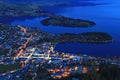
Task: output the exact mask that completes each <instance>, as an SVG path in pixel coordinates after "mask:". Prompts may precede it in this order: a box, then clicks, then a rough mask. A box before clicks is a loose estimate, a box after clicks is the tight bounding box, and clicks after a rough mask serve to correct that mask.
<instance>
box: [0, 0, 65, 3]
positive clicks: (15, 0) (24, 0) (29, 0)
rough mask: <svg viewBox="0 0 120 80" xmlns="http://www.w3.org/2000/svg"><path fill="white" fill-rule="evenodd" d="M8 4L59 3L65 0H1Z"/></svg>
mask: <svg viewBox="0 0 120 80" xmlns="http://www.w3.org/2000/svg"><path fill="white" fill-rule="evenodd" d="M1 1H4V2H9V3H43V2H61V1H65V0H19V1H18V0H1Z"/></svg>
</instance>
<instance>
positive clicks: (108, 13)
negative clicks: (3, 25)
mask: <svg viewBox="0 0 120 80" xmlns="http://www.w3.org/2000/svg"><path fill="white" fill-rule="evenodd" d="M58 10H59V11H57V12H56V8H52V11H54V12H56V14H59V15H63V16H67V17H72V18H80V19H85V20H92V21H94V22H96V24H97V25H96V26H94V27H93V28H65V27H58V26H47V27H46V26H42V25H41V24H40V20H42V19H43V18H39V17H37V18H33V19H25V20H19V19H17V20H15V21H13V22H12V25H17V24H21V25H25V26H33V27H39V28H40V29H42V30H43V31H46V32H50V33H54V34H59V33H81V32H107V33H108V34H110V35H111V36H112V37H113V39H114V41H113V42H112V43H109V44H85V43H59V44H58V45H56V47H55V49H56V50H58V51H60V52H69V53H77V54H88V55H93V56H103V57H106V56H120V6H119V2H116V3H113V4H107V5H99V6H84V7H81V6H76V7H75V6H74V7H62V8H59V9H58Z"/></svg>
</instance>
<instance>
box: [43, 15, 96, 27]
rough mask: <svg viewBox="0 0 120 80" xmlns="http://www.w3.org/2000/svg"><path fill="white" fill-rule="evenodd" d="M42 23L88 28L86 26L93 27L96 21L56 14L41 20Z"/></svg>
mask: <svg viewBox="0 0 120 80" xmlns="http://www.w3.org/2000/svg"><path fill="white" fill-rule="evenodd" d="M41 23H42V24H43V25H44V26H49V25H53V26H63V27H72V28H76V27H80V28H86V27H93V26H95V25H96V24H95V22H92V21H88V20H81V19H73V18H69V17H64V16H54V17H50V18H47V19H44V20H42V21H41Z"/></svg>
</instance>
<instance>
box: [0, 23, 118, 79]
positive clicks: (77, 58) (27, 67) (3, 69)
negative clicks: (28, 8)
mask: <svg viewBox="0 0 120 80" xmlns="http://www.w3.org/2000/svg"><path fill="white" fill-rule="evenodd" d="M55 36H56V35H54V34H51V33H47V32H42V31H41V30H40V29H39V28H35V27H25V26H22V25H17V26H11V25H7V24H2V23H1V24H0V80H60V79H61V80H62V79H64V80H79V79H77V77H75V76H74V75H75V74H87V73H88V72H89V71H90V70H92V69H94V70H95V71H96V72H98V71H100V65H101V64H104V65H106V64H107V65H117V66H120V58H119V57H112V58H111V57H108V58H101V57H95V56H89V55H86V54H82V53H81V54H74V53H73V54H71V53H64V52H63V53H60V52H58V51H55V50H54V47H55V45H56V43H55V42H52V41H51V42H49V41H46V40H44V39H48V38H49V39H51V38H52V37H55ZM71 76H73V77H72V79H71V78H70V79H69V77H71ZM74 78H75V79H74Z"/></svg>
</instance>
